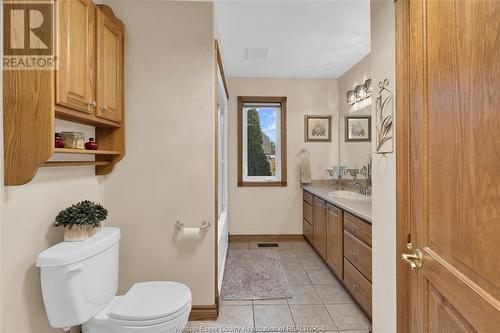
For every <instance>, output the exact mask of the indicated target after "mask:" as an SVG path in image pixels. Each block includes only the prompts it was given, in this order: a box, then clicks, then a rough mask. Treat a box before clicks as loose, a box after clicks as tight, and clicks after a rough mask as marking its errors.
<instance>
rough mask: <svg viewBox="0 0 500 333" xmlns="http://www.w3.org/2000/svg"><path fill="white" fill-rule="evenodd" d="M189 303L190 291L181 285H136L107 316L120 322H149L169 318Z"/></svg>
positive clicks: (153, 283)
mask: <svg viewBox="0 0 500 333" xmlns="http://www.w3.org/2000/svg"><path fill="white" fill-rule="evenodd" d="M190 302H191V290H189V288H188V287H187V286H185V285H183V284H181V283H177V282H169V281H155V282H144V283H136V284H134V285H133V286H132V288H130V290H129V291H128V292H127V294H126V295H125V296H123V297H122V298H121V299H120V301H119V302H118V304H117V305H116V306H115V307H113V309H112V310H111V312H110V313H109V316H110V317H112V318H115V319H120V320H151V319H157V318H161V317H166V316H170V315H172V314H175V313H176V312H179V311H181V310H183V308H185V307H186V305H187V304H188V303H190Z"/></svg>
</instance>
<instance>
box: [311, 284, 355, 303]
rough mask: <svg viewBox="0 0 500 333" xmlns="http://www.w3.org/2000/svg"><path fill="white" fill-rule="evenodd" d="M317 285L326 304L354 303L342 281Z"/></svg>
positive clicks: (317, 289) (319, 293)
mask: <svg viewBox="0 0 500 333" xmlns="http://www.w3.org/2000/svg"><path fill="white" fill-rule="evenodd" d="M315 287H316V291H317V292H318V295H319V297H320V298H321V300H322V301H323V303H324V304H336V303H354V301H353V299H352V297H351V296H350V295H349V293H348V292H347V291H346V290H345V288H344V287H343V286H342V285H341V284H340V282H339V283H338V284H332V285H315Z"/></svg>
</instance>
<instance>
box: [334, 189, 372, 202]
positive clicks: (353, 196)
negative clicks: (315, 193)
mask: <svg viewBox="0 0 500 333" xmlns="http://www.w3.org/2000/svg"><path fill="white" fill-rule="evenodd" d="M328 196H330V197H335V198H341V199H349V200H370V199H371V197H367V196H364V195H362V194H360V193H358V192H352V191H333V192H330V193H328Z"/></svg>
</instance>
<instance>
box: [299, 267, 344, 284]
mask: <svg viewBox="0 0 500 333" xmlns="http://www.w3.org/2000/svg"><path fill="white" fill-rule="evenodd" d="M306 272H307V275H308V276H309V279H310V280H311V282H312V284H334V285H337V284H339V281H338V280H337V278H336V277H335V275H333V273H332V272H331V271H330V270H326V269H325V270H323V269H322V270H317V271H308V270H306Z"/></svg>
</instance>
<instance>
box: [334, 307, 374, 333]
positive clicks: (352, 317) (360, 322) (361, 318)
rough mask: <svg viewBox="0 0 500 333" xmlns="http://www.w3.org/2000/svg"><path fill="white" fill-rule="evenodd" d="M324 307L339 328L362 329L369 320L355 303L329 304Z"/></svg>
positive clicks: (366, 326)
mask: <svg viewBox="0 0 500 333" xmlns="http://www.w3.org/2000/svg"><path fill="white" fill-rule="evenodd" d="M326 309H327V310H328V312H329V313H330V315H331V316H332V319H333V321H334V322H335V325H337V327H338V328H339V330H363V329H367V328H369V327H370V321H369V320H368V318H367V317H366V316H365V314H364V313H363V312H362V311H361V310H360V309H359V307H358V306H357V305H356V304H329V305H326Z"/></svg>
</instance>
